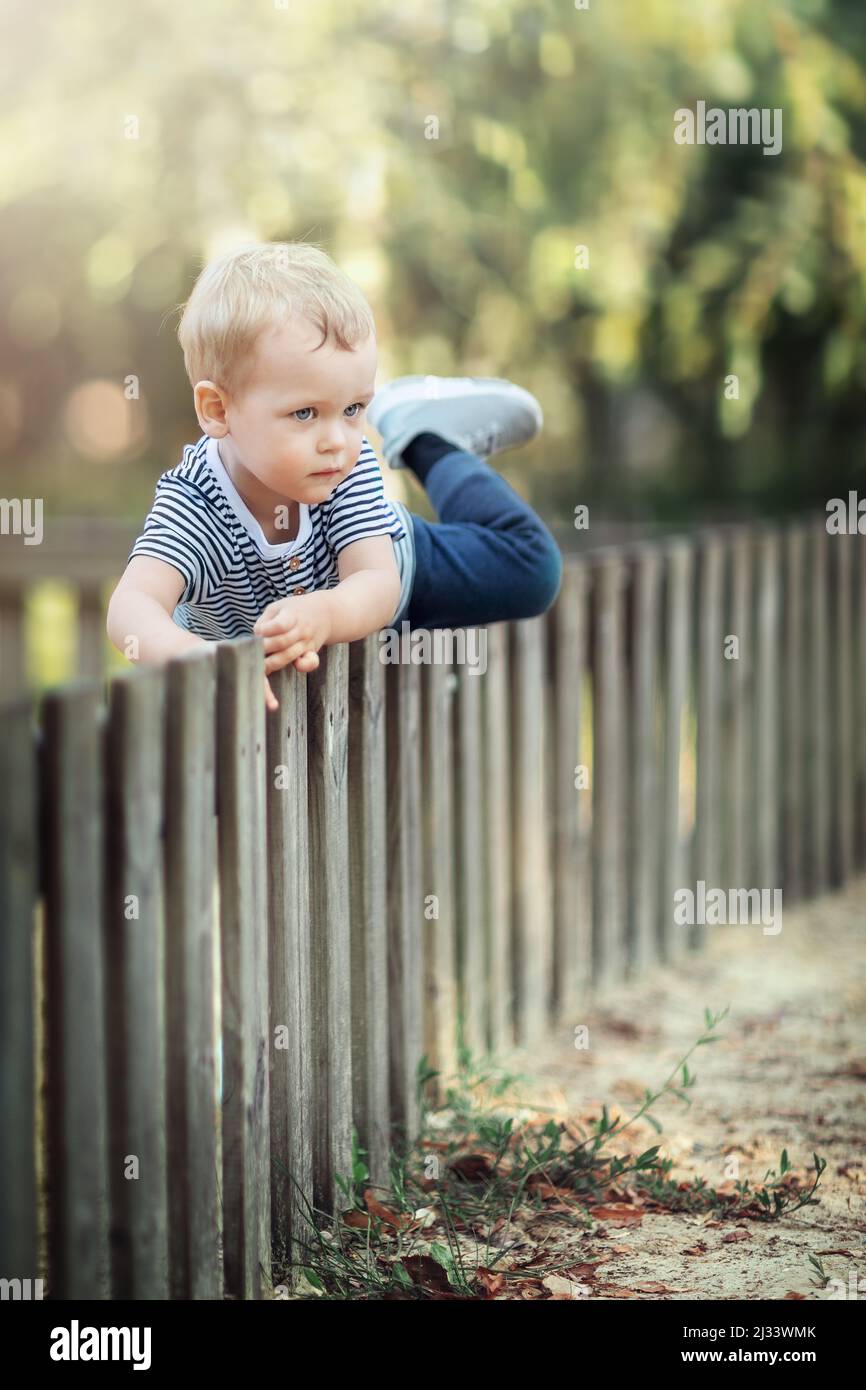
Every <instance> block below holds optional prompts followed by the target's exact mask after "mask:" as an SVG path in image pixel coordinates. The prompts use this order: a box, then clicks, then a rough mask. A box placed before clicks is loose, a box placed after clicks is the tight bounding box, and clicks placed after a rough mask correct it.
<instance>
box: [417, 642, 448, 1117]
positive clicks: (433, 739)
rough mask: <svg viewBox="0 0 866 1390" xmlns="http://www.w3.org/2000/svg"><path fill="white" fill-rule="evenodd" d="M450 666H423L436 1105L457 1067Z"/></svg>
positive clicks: (427, 1007) (428, 1003) (429, 994)
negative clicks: (448, 1079)
mask: <svg viewBox="0 0 866 1390" xmlns="http://www.w3.org/2000/svg"><path fill="white" fill-rule="evenodd" d="M451 675H452V672H451V670H450V667H449V666H448V664H446V663H445V662H443V661H434V662H432V664H430V665H428V666H423V667H422V680H421V687H422V700H421V740H422V754H421V756H422V783H421V786H422V792H421V796H422V826H423V830H422V838H421V843H422V873H423V898H422V901H421V902H420V903H419V904H418V910H419V911H420V913H421V916H422V923H423V940H424V953H423V955H424V1051H425V1054H426V1057H427V1063H428V1065H429V1066H430V1067H431V1068H433V1069H434V1070H435V1071H436V1073H437V1076H436V1078H435V1079H434V1080H433V1081H431V1083H430V1085H429V1087H428V1091H429V1094H430V1098H431V1101H432V1100H433V1098H434V1097H435V1102H434V1103H436V1104H439V1103H441V1101H442V1100H443V1099H444V1096H445V1089H446V1079H447V1078H448V1077H449V1075H450V1074H452V1073H453V1072H454V1070H455V1068H456V1066H457V934H456V924H455V920H454V841H453V826H454V808H453V788H452V780H451V779H452V762H453V755H452V735H451V702H452V698H453V694H452V689H451Z"/></svg>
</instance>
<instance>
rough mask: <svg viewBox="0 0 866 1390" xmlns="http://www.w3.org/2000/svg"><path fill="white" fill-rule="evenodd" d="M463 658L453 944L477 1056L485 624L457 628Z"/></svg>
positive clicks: (482, 977)
mask: <svg viewBox="0 0 866 1390" xmlns="http://www.w3.org/2000/svg"><path fill="white" fill-rule="evenodd" d="M461 633H462V634H464V636H463V638H462V640H463V641H464V642H465V649H464V651H463V655H464V656H465V658H466V659H465V660H464V661H461V662H460V663H459V665H458V666H457V678H458V685H457V690H456V697H457V698H456V701H455V715H456V718H455V737H454V790H455V802H454V811H455V826H454V832H455V843H456V849H457V881H456V889H457V946H458V967H459V968H458V976H459V981H460V991H459V1002H460V1025H461V1026H460V1028H459V1032H458V1036H459V1040H460V1042H461V1043H462V1045H463V1046H464V1047H466V1048H468V1049H469V1052H470V1054H471V1055H472V1057H473V1058H475V1059H477V1058H478V1057H479V1056H480V1054H482V1053H483V1052H484V1051H485V1049H486V1036H487V970H486V964H485V954H486V952H485V933H484V923H485V918H486V909H485V903H484V893H485V885H486V881H487V880H486V875H485V873H484V850H485V846H484V823H483V818H482V812H481V808H482V803H483V795H484V786H483V763H482V755H483V749H482V739H481V700H482V691H481V686H482V683H483V681H484V680H486V674H485V672H486V660H487V628H486V627H474V628H465V629H460V633H459V634H458V636H459V635H460V634H461Z"/></svg>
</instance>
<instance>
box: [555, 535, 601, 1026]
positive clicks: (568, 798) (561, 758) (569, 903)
mask: <svg viewBox="0 0 866 1390" xmlns="http://www.w3.org/2000/svg"><path fill="white" fill-rule="evenodd" d="M586 592H587V575H586V570H585V567H584V565H583V564H582V563H581V562H580V561H574V562H572V563H570V564H566V565H565V566H564V567H563V574H562V585H561V588H560V592H559V597H558V599H557V602H556V603H555V604H554V606H553V609H552V611H551V613H550V620H549V623H548V672H549V679H548V689H549V691H550V695H551V699H550V708H549V710H548V715H547V718H548V728H549V729H550V732H551V737H550V739H549V740H548V751H549V758H548V773H547V780H548V785H549V789H550V792H549V795H550V805H551V834H552V836H553V883H552V887H553V1019H554V1021H563V1022H568V1021H569V1018H570V1016H571V1015H572V1014H573V1013H574V1010H575V1009H577V1008H578V1007H579V1006H580V1003H581V1002H582V1000H583V999H584V997H585V994H586V990H587V988H588V986H589V981H590V977H591V970H592V955H591V952H592V933H591V924H590V922H589V920H588V919H587V916H586V894H585V892H584V891H583V890H584V885H583V883H582V882H581V866H580V865H579V861H580V858H581V853H582V845H581V838H580V815H579V807H580V797H581V791H582V789H581V787H579V785H578V783H579V782H580V780H581V778H580V774H579V765H580V729H581V694H582V687H583V680H584V673H585V667H586V640H587V615H586Z"/></svg>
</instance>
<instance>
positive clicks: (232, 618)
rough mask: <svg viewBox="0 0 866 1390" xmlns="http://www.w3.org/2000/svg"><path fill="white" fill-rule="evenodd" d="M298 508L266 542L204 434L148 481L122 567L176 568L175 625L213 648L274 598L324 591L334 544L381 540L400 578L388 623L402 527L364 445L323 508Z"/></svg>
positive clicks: (404, 536)
mask: <svg viewBox="0 0 866 1390" xmlns="http://www.w3.org/2000/svg"><path fill="white" fill-rule="evenodd" d="M298 507H299V511H300V524H299V526H298V534H297V535H296V536H295V537H294V539H293V540H290V541H282V542H279V543H277V544H274V543H272V542H271V541H268V540H267V538H266V537H265V534H264V532H263V530H262V528H261V525H260V524H259V522H258V521H257V520H256V518H255V517H254V516H253V514H252V512H251V511H250V510H249V508H248V507H247V505H246V503H245V502H244V500H243V498H242V497H241V495H240V493H239V492H238V491H237V488H236V487H235V485H234V483H233V482H232V480H231V478H230V477H229V475H228V473H227V472H226V469H225V466H224V464H223V462H222V460H221V458H220V455H219V449H218V448H217V441H216V440H215V439H211V438H210V437H209V436H208V435H206V434H204V435H202V437H201V439H199V441H198V442H197V443H196V444H187V445H186V447H185V448H184V451H183V459H182V461H181V462H180V463H179V464H177V465H176V467H174V468H171V469H169V470H168V472H166V473H163V474H162V476H161V477H160V478H159V480H158V481H157V484H156V494H155V496H154V501H153V506H152V508H151V510H150V512H149V513H148V515H147V517H146V518H145V522H144V529H143V531H142V532H141V535H140V536H139V537H138V539H137V540H136V542H135V544H134V545H133V547H132V550H131V551H130V553H129V557H128V559H127V564H129V561H130V560H131V559H132V557H133V555H152V556H155V558H156V559H157V560H165V561H166V562H167V563H168V564H169V565H173V566H174V568H175V569H177V570H179V571H180V573H181V575H182V576H183V578H184V580H185V583H184V588H183V592H182V593H181V596H180V598H179V599H178V604H177V607H176V608H175V610H174V615H173V617H174V621H175V623H177V625H178V626H179V627H182V628H185V629H186V630H187V631H189V632H194V633H195V634H196V635H197V636H199V637H204V638H207V639H210V640H215V641H219V640H220V639H224V638H231V637H244V636H247V635H249V633H251V632H252V629H253V624H254V623H255V621H256V619H257V618H258V617H259V615H260V613H261V612H262V610H263V609H264V608H266V607H267V605H268V604H269V603H272V602H273V601H274V599H280V598H286V597H289V596H291V595H292V594H293V593H295V592H296V591H298V590H303V592H304V593H311V592H312V591H313V590H316V589H332V588H334V587H335V586H336V585H337V584H338V583H339V582H340V576H339V571H338V568H337V556H338V554H339V553H340V551H341V550H342V549H343V547H344V546H347V545H351V543H352V542H353V541H358V540H363V539H364V538H365V537H367V536H382V535H388V536H391V538H392V540H393V541H394V550H395V558H396V560H397V568H398V570H399V573H400V599H399V602H398V604H397V608H396V610H395V613H394V616H393V617H392V618H391V620H390V623H391V624H396V623H398V621H399V619H400V616H401V615H402V612H403V610H404V608H405V607H406V605H407V603H408V601H409V597H410V595H411V593H412V583H413V580H414V577H415V546H414V533H413V530H412V520H411V517H410V514H409V512H408V511H407V509H406V507H404V505H403V503H402V502H398V501H391V500H390V499H388V498H386V497H385V492H384V487H383V485H382V471H381V468H380V466H379V461H378V459H377V458H376V454H375V452H374V450H373V449H372V447H371V446H370V444H369V442H368V441H367V439H366V438H365V439H364V440H363V444H362V447H361V453H360V455H359V456H358V461H357V463H356V464H355V466H354V468H353V469H352V471H351V472H350V473H348V474H347V476H346V477H345V478H343V480H342V481H341V482H340V483H338V485H337V486H336V487H335V488H334V491H333V492H332V493H331V495H330V497H329V498H328V500H327V501H326V502H317V503H314V504H312V505H310V504H307V503H306V502H299V503H298ZM388 625H390V624H388Z"/></svg>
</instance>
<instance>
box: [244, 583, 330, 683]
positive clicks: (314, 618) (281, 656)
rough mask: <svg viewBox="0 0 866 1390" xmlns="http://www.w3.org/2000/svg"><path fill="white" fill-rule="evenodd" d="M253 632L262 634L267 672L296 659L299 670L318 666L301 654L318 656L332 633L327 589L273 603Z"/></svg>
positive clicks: (264, 612)
mask: <svg viewBox="0 0 866 1390" xmlns="http://www.w3.org/2000/svg"><path fill="white" fill-rule="evenodd" d="M253 632H254V634H255V635H256V636H257V637H261V638H262V639H263V642H264V650H265V674H266V675H270V674H271V672H272V671H279V670H281V669H282V667H283V666H288V665H289V663H290V662H294V663H295V665H296V667H297V669H298V670H299V671H304V672H306V671H310V670H315V668H316V666H318V664H319V662H318V658H317V659H316V661H315V664H312V665H311V664H309V663H307V662H304V663H303V664H302V665H298V658H300V657H309V656H315V654H316V652H317V651H318V650H319V648H320V647H321V646H324V644H325V643H326V642H327V641H328V638H329V637H330V635H331V608H330V603H329V600H328V598H327V596H326V595H325V594H323V593H318V594H301V595H297V596H292V597H291V598H284V599H277V600H276V601H275V602H274V603H269V604H268V606H267V608H265V609H264V611H263V612H262V613H261V614H260V615H259V617H258V618H257V619H256V622H255V624H254V626H253Z"/></svg>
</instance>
